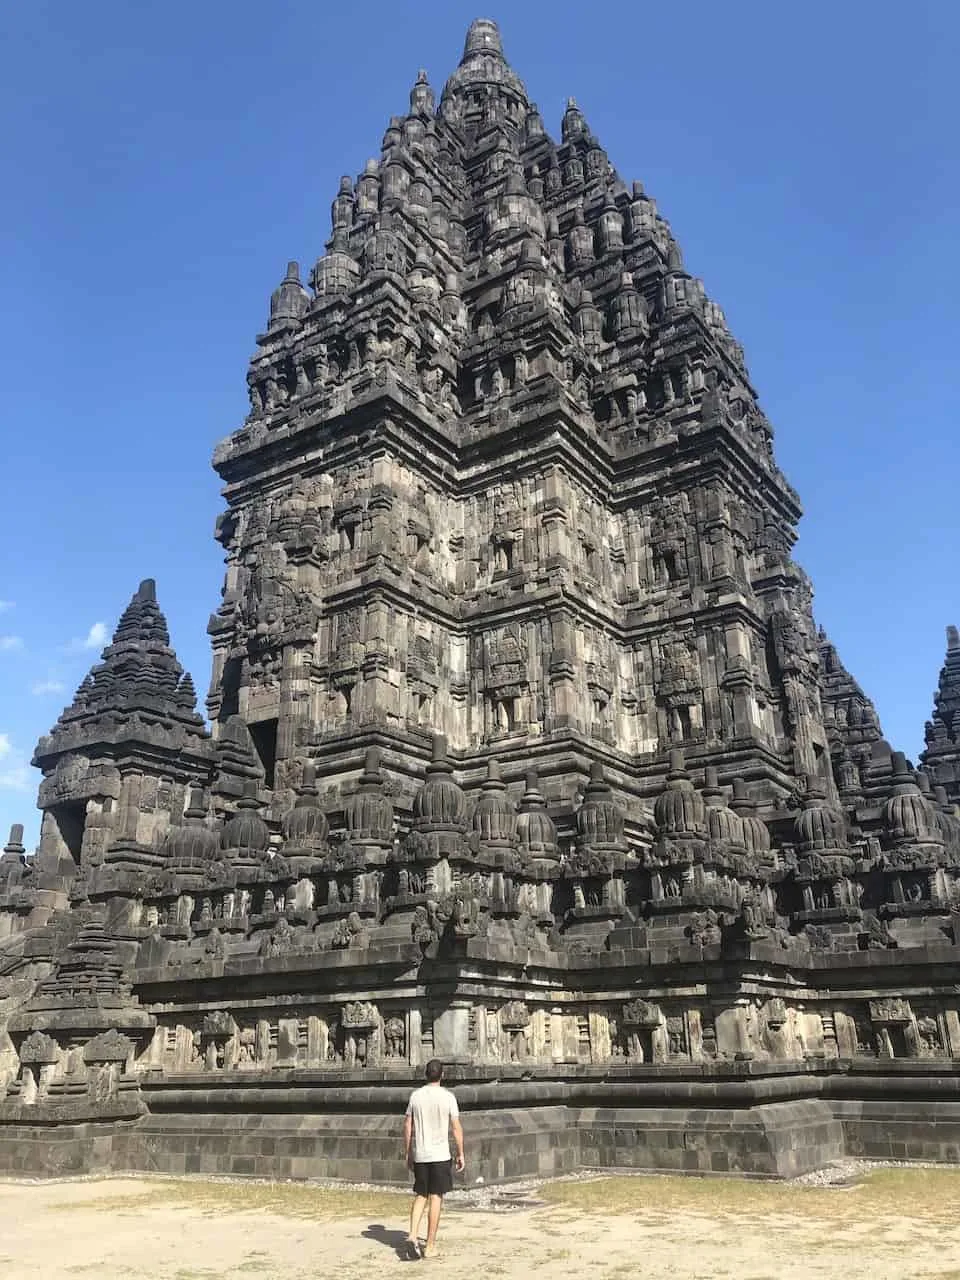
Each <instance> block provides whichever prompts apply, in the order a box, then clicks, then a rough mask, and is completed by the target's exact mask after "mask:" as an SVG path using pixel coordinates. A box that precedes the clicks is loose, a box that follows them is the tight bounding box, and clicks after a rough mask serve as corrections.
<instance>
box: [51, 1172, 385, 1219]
mask: <svg viewBox="0 0 960 1280" xmlns="http://www.w3.org/2000/svg"><path fill="white" fill-rule="evenodd" d="M161 1206H178V1207H180V1208H183V1209H193V1210H194V1211H195V1212H197V1213H201V1214H206V1215H209V1214H221V1213H272V1214H276V1215H277V1216H278V1217H281V1218H304V1219H309V1220H312V1221H316V1220H318V1219H321V1220H327V1219H329V1220H333V1219H336V1220H338V1221H339V1220H341V1219H343V1218H364V1217H365V1218H369V1219H370V1220H371V1221H372V1220H373V1219H375V1218H387V1219H388V1220H389V1219H392V1218H402V1217H403V1216H404V1214H406V1213H407V1212H408V1211H409V1206H410V1196H409V1194H408V1193H404V1192H401V1191H351V1190H347V1189H343V1190H341V1189H340V1188H338V1187H315V1186H310V1185H309V1184H307V1183H299V1182H289V1183H287V1182H281V1183H272V1184H271V1183H261V1182H205V1181H199V1180H198V1181H192V1180H184V1181H176V1182H174V1181H171V1182H152V1181H151V1182H138V1183H131V1184H130V1191H129V1193H125V1192H121V1193H120V1194H119V1195H112V1196H101V1197H99V1198H98V1199H96V1200H94V1201H87V1202H86V1203H84V1202H83V1201H78V1202H70V1201H67V1202H65V1203H63V1204H60V1205H57V1206H56V1207H57V1209H58V1211H64V1210H77V1209H83V1210H85V1211H89V1210H91V1209H93V1210H95V1211H97V1212H107V1213H141V1212H142V1211H143V1209H144V1208H151V1207H158V1208H159V1207H161Z"/></svg>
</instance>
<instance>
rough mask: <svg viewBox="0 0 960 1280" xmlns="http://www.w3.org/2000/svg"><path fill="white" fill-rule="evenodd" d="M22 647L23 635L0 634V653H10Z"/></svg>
mask: <svg viewBox="0 0 960 1280" xmlns="http://www.w3.org/2000/svg"><path fill="white" fill-rule="evenodd" d="M22 648H23V636H0V653H12V652H13V650H14V649H22Z"/></svg>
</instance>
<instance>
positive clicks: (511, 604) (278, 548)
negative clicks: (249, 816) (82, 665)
mask: <svg viewBox="0 0 960 1280" xmlns="http://www.w3.org/2000/svg"><path fill="white" fill-rule="evenodd" d="M308 281H309V285H310V290H309V291H308V290H307V289H306V288H305V287H304V285H303V284H302V283H301V280H300V274H299V271H298V268H297V264H295V263H291V264H290V266H289V268H288V270H287V273H286V275H285V277H284V279H283V280H282V282H281V283H280V285H279V286H278V288H277V289H276V291H275V293H274V294H273V297H272V299H271V304H270V318H269V323H268V325H267V327H266V330H265V332H264V333H263V334H261V335H260V337H259V338H258V339H257V352H256V355H255V356H254V358H253V360H252V362H251V365H250V371H249V374H248V384H249V390H250V402H251V408H250V414H249V417H248V419H247V421H246V423H245V424H244V425H243V427H242V428H241V429H240V430H239V431H237V432H236V433H234V434H233V435H232V436H230V437H229V438H228V439H226V440H225V441H224V442H223V443H222V444H221V445H220V446H219V447H218V449H217V452H216V456H215V465H216V468H217V470H218V472H219V474H220V475H221V476H222V478H223V480H224V482H225V486H226V487H225V495H226V498H227V504H228V505H227V511H226V512H225V513H224V515H223V516H222V518H221V520H220V523H219V529H218V534H219V537H220V539H221V541H222V543H223V545H224V547H225V549H226V551H227V557H228V569H227V578H226V585H225V590H224V594H223V603H222V605H221V607H220V609H219V610H218V612H217V613H216V614H215V615H214V617H213V618H212V620H211V624H210V632H211V635H212V638H213V647H214V669H213V683H212V687H211V692H210V697H209V699H208V707H209V710H210V713H211V716H212V717H213V719H214V722H215V726H216V725H222V724H223V722H224V721H226V720H228V719H229V718H230V717H231V716H235V715H238V714H239V716H240V717H241V718H242V719H243V721H244V722H245V723H246V724H247V725H248V726H249V729H250V731H251V733H252V735H253V739H254V742H255V744H256V746H257V749H258V751H259V753H260V757H261V759H262V761H263V764H264V766H265V769H266V774H267V781H268V784H269V785H270V786H271V787H272V786H274V785H275V786H276V788H277V791H278V799H279V801H280V802H281V803H283V802H285V801H286V800H287V799H288V798H289V793H290V788H291V787H293V786H294V785H295V784H296V781H297V778H298V776H299V775H298V766H297V763H296V762H297V760H298V759H300V758H302V757H304V756H305V755H307V754H310V755H312V756H313V757H314V758H315V759H316V760H317V763H318V766H319V769H320V772H321V773H322V774H323V775H324V776H325V778H326V779H327V782H328V785H331V786H335V785H336V780H337V779H338V778H341V777H343V776H344V775H345V774H346V773H348V772H349V771H350V770H355V769H356V767H357V765H358V762H359V758H360V754H361V753H362V750H363V748H364V747H366V746H368V745H370V744H373V743H376V744H378V745H380V746H382V747H383V748H384V749H385V751H386V761H387V763H388V765H389V767H390V769H391V770H396V771H398V772H399V773H400V774H401V775H403V776H405V777H406V779H407V782H406V784H405V785H406V786H407V787H408V789H409V786H410V785H411V784H412V780H413V778H414V777H415V776H416V775H417V774H419V773H420V772H421V771H422V762H423V761H424V760H425V759H426V758H427V755H428V753H429V742H430V735H431V734H434V733H441V734H443V735H445V736H446V738H447V741H448V743H449V747H450V751H451V754H452V756H453V757H454V758H455V759H456V761H457V762H458V763H459V764H460V766H461V767H462V768H463V770H464V772H465V777H466V778H467V779H468V780H469V779H471V778H476V779H479V778H480V777H481V776H482V773H483V770H484V769H485V765H486V761H487V760H488V759H489V757H490V755H491V754H492V753H494V752H495V753H496V754H497V756H498V757H499V759H500V761H501V763H502V765H503V767H504V770H505V772H506V774H507V777H508V778H509V779H510V781H511V782H512V783H516V784H519V781H520V778H521V777H522V774H523V771H524V770H525V769H526V768H529V767H530V765H531V764H533V765H535V766H536V767H537V768H538V769H539V770H540V773H541V780H542V783H543V785H544V786H545V787H546V789H547V793H548V795H549V797H550V798H551V799H552V800H555V801H557V802H560V801H561V800H562V799H563V798H568V799H569V798H570V797H571V796H572V795H573V793H574V792H575V791H576V790H577V786H578V784H580V785H582V783H583V782H584V781H585V779H586V777H587V775H588V773H589V770H590V765H591V763H593V762H598V761H599V762H602V763H603V765H604V767H605V768H606V769H607V770H608V773H609V776H610V777H611V779H613V780H614V781H615V783H616V786H617V789H618V791H619V792H620V793H621V794H622V795H623V796H624V799H625V800H626V801H627V803H628V805H630V806H631V811H632V812H635V813H639V809H638V808H637V806H636V805H635V804H633V803H632V802H633V801H635V800H636V799H637V798H638V797H643V796H646V795H650V794H652V793H654V792H655V791H656V790H658V789H659V786H660V784H661V782H662V778H663V774H664V770H665V768H666V764H667V757H668V754H669V751H670V750H671V749H675V748H682V749H683V750H684V751H685V753H686V756H687V761H688V763H689V764H693V765H695V766H703V765H706V764H707V763H710V764H712V765H714V766H715V767H716V768H717V770H718V774H719V777H720V779H721V781H726V782H729V780H730V779H731V778H732V777H733V776H734V775H737V776H740V777H742V778H744V779H745V780H747V781H748V782H749V784H750V786H751V788H752V790H753V791H754V793H755V795H756V796H757V798H758V799H760V800H762V801H763V802H764V803H767V804H773V803H774V802H777V801H780V802H783V801H784V800H786V799H787V798H789V797H790V796H791V795H792V794H793V793H794V792H795V791H796V790H797V787H798V783H799V781H800V779H801V778H802V777H803V776H804V775H812V776H816V777H818V778H819V779H820V780H821V781H822V783H823V785H824V786H825V788H826V789H827V791H828V792H829V793H830V794H833V786H834V783H833V777H832V774H831V771H830V768H829V757H828V742H827V736H826V732H825V729H824V724H823V715H822V709H821V705H820V685H819V678H818V667H817V659H816V642H815V637H814V630H813V624H812V618H811V611H810V590H809V586H808V583H807V580H806V578H805V576H804V574H803V572H802V571H801V570H800V569H799V568H798V567H797V565H796V564H795V563H794V562H793V561H792V559H791V557H790V548H791V545H792V543H793V540H794V525H795V523H796V520H797V518H798V516H799V505H798V501H797V497H796V494H795V493H794V492H793V490H792V489H791V488H790V486H789V485H788V484H787V482H786V480H785V479H784V477H783V475H782V474H781V472H780V471H779V469H778V468H777V466H776V463H775V462H774V459H773V453H772V450H771V430H770V426H769V424H768V422H767V420H766V418H765V417H764V415H763V413H762V411H761V410H760V408H759V407H758V404H757V400H756V396H755V393H754V391H753V388H752V387H751V384H750V381H749V377H748V375H747V371H746V368H745V365H744V360H743V352H742V350H741V348H740V346H739V345H738V344H737V342H736V341H735V340H734V339H733V338H732V337H731V335H730V333H729V331H728V329H727V327H726V324H725V321H724V317H723V313H722V312H721V310H720V308H719V307H718V306H717V305H716V304H715V303H714V302H712V301H711V300H709V299H708V298H707V296H706V294H705V291H704V288H703V285H702V284H701V282H700V281H699V280H698V279H696V278H695V277H693V276H691V275H690V274H689V273H688V272H687V271H686V270H685V269H684V267H683V263H682V258H681V253H680V250H679V247H678V245H677V243H676V241H675V240H674V238H673V235H672V234H671V231H670V227H669V224H668V223H667V222H666V221H665V220H664V218H663V217H662V216H661V215H660V214H659V212H658V211H657V206H656V204H655V202H654V201H653V199H651V198H650V197H649V196H648V195H647V194H646V193H645V191H644V190H643V187H642V186H641V185H640V184H638V183H635V184H634V185H633V187H632V188H630V187H628V186H627V185H626V184H625V183H624V182H623V181H622V180H621V179H620V177H619V175H618V174H617V173H616V171H615V170H614V168H613V166H612V165H611V163H610V160H609V159H608V157H607V154H606V152H605V151H604V150H603V147H602V146H601V144H600V142H599V141H598V139H597V138H596V137H595V136H594V135H593V133H592V132H591V130H590V127H589V125H588V123H587V121H586V119H585V118H584V115H583V113H582V111H580V109H579V108H578V107H577V105H576V103H575V102H574V101H573V100H572V99H571V100H570V101H569V103H568V104H567V108H566V111H565V113H564V116H563V123H562V130H561V138H560V141H559V142H557V141H555V140H554V139H553V138H551V137H550V135H549V134H548V132H547V130H546V128H545V126H544V123H543V120H542V118H541V116H540V114H539V112H538V110H537V108H536V106H535V105H534V104H532V103H531V102H530V101H529V99H528V96H527V92H526V90H525V88H524V85H523V83H522V81H521V80H520V79H519V77H518V76H517V75H516V73H515V72H514V71H513V70H512V69H511V67H510V66H509V64H508V63H507V61H506V59H505V57H504V54H503V49H502V46H501V41H500V34H499V32H498V30H497V28H496V26H495V25H494V24H493V23H491V22H488V21H479V22H475V23H474V24H473V26H472V27H471V28H470V31H469V33H468V35H467V40H466V45H465V49H464V54H463V58H462V60H461V63H460V66H459V67H458V68H457V70H456V71H455V72H454V74H453V75H452V76H451V77H450V79H449V80H448V82H447V84H446V86H445V88H444V90H443V93H442V95H441V97H440V102H439V107H438V106H437V104H436V103H435V98H434V91H433V89H432V88H431V87H430V85H429V83H428V82H427V77H426V75H425V74H424V73H423V72H421V73H420V75H419V76H418V78H417V81H416V84H415V85H414V87H413V89H412V91H411V94H410V109H409V112H408V113H407V114H406V115H405V116H396V117H394V118H392V119H391V120H390V122H389V125H388V127H387V131H386V133H385V135H384V138H383V143H382V147H381V151H380V155H379V157H377V158H375V159H371V160H369V161H368V162H367V163H366V165H365V166H364V168H363V171H362V172H361V173H360V175H359V177H358V178H357V179H356V181H355V182H354V181H353V180H351V179H350V178H348V177H345V178H343V179H342V180H341V183H340V189H339V191H338V193H337V195H336V198H335V200H334V202H333V206H332V232H331V236H330V239H329V241H328V242H327V245H326V252H325V253H324V254H323V255H322V256H321V257H320V258H319V259H318V260H317V261H316V263H315V264H314V265H313V267H312V268H311V269H310V271H309V273H308ZM215 732H217V729H216V727H215Z"/></svg>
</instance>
